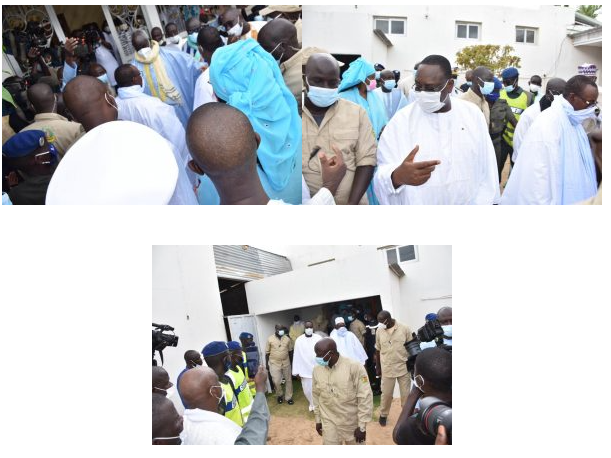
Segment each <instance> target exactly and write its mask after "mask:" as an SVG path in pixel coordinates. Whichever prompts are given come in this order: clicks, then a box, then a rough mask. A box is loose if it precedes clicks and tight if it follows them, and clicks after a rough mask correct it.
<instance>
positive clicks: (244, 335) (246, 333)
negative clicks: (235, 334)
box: [240, 332, 253, 339]
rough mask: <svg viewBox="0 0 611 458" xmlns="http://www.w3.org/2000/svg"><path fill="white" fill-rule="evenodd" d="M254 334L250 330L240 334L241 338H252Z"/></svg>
mask: <svg viewBox="0 0 611 458" xmlns="http://www.w3.org/2000/svg"><path fill="white" fill-rule="evenodd" d="M252 338H253V335H252V334H250V333H249V332H243V333H241V334H240V339H252Z"/></svg>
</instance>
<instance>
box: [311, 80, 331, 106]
mask: <svg viewBox="0 0 611 458" xmlns="http://www.w3.org/2000/svg"><path fill="white" fill-rule="evenodd" d="M306 83H308V86H309V87H308V92H307V96H308V99H310V101H311V102H312V103H313V104H314V105H316V106H317V107H321V108H327V107H330V106H331V105H333V104H334V103H335V102H337V99H339V90H338V89H337V88H334V89H328V88H325V87H317V86H311V85H310V83H309V82H308V78H307V77H306Z"/></svg>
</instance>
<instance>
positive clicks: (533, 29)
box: [514, 25, 539, 45]
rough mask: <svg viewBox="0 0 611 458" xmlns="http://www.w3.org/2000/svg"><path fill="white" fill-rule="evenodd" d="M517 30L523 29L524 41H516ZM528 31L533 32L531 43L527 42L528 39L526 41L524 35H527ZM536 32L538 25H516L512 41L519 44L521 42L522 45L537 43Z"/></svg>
mask: <svg viewBox="0 0 611 458" xmlns="http://www.w3.org/2000/svg"><path fill="white" fill-rule="evenodd" d="M518 30H523V31H524V41H518V37H517V34H518ZM528 32H533V33H534V37H533V42H532V43H531V42H529V41H526V36H527V33H528ZM538 32H539V28H538V27H527V26H524V25H516V27H515V37H514V41H515V43H519V44H522V45H537V44H538V40H537V37H538V35H539V34H538Z"/></svg>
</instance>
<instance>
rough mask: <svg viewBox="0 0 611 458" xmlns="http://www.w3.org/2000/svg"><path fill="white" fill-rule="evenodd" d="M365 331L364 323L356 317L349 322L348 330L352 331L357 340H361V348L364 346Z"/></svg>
mask: <svg viewBox="0 0 611 458" xmlns="http://www.w3.org/2000/svg"><path fill="white" fill-rule="evenodd" d="M365 331H366V328H365V325H364V324H363V322H362V321H361V320H359V319H358V318H355V319H354V321H353V322H352V323H350V332H352V333H353V334H354V335H355V336H356V338H357V339H359V342H361V345H362V346H363V348H365Z"/></svg>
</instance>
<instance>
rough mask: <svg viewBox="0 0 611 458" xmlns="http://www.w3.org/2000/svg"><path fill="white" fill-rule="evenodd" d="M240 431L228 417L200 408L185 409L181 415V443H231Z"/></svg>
mask: <svg viewBox="0 0 611 458" xmlns="http://www.w3.org/2000/svg"><path fill="white" fill-rule="evenodd" d="M241 432H242V428H240V427H239V426H238V425H237V424H235V423H234V422H233V421H231V420H230V419H229V418H227V417H224V416H223V415H220V414H218V413H215V412H209V411H207V410H201V409H187V410H185V413H184V416H183V431H182V433H181V434H180V437H181V438H182V443H183V445H233V444H234V443H235V441H236V439H237V438H238V436H239V435H240V433H241Z"/></svg>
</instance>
